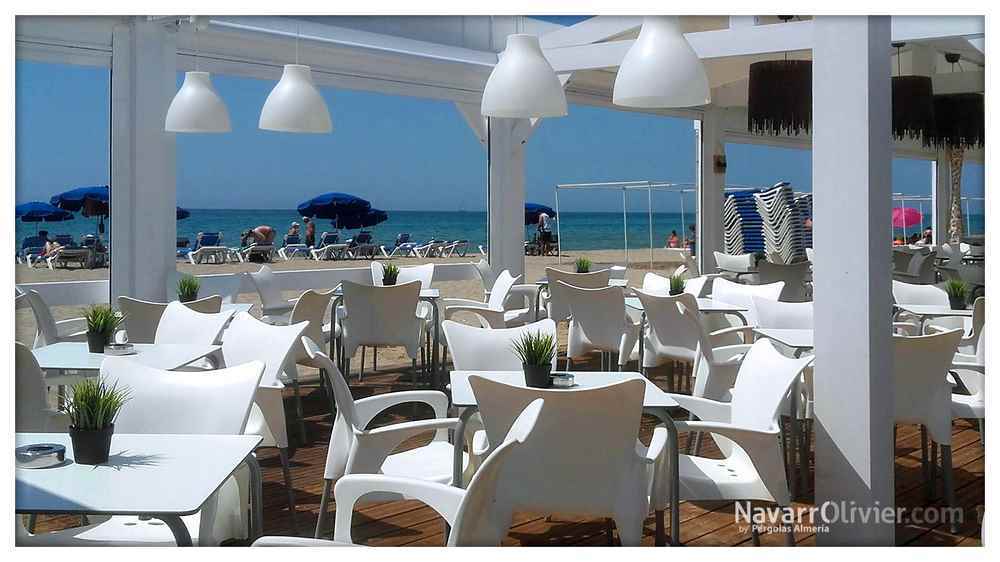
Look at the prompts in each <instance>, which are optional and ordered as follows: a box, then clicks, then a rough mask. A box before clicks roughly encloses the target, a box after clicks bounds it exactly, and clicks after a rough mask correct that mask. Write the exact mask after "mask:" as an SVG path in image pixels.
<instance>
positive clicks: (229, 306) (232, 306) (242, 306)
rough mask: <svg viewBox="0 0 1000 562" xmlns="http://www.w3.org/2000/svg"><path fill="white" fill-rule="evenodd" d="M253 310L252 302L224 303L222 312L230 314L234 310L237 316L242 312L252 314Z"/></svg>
mask: <svg viewBox="0 0 1000 562" xmlns="http://www.w3.org/2000/svg"><path fill="white" fill-rule="evenodd" d="M252 309H253V303H250V302H224V303H222V309H221V310H220V312H229V311H230V310H232V311H233V312H234V313H235V314H239V313H240V312H250V311H251V310H252Z"/></svg>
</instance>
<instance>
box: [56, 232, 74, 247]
mask: <svg viewBox="0 0 1000 562" xmlns="http://www.w3.org/2000/svg"><path fill="white" fill-rule="evenodd" d="M55 241H56V244H59V245H60V246H64V247H66V248H73V247H75V246H76V241H75V240H73V235H72V234H56V238H55Z"/></svg>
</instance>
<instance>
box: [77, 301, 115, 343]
mask: <svg viewBox="0 0 1000 562" xmlns="http://www.w3.org/2000/svg"><path fill="white" fill-rule="evenodd" d="M83 317H84V318H85V319H86V320H87V348H88V350H89V351H90V352H91V353H104V346H106V345H108V344H109V343H110V342H111V336H113V335H114V333H115V330H117V329H118V326H120V325H121V323H122V320H124V319H125V316H124V315H123V314H122V313H121V312H118V311H117V310H115V309H113V308H111V306H110V305H107V304H97V305H94V306H92V307H90V308H88V309H86V310H84V312H83Z"/></svg>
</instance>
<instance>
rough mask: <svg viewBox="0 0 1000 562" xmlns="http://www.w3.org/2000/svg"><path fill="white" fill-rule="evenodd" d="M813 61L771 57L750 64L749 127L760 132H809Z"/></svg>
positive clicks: (767, 133)
mask: <svg viewBox="0 0 1000 562" xmlns="http://www.w3.org/2000/svg"><path fill="white" fill-rule="evenodd" d="M811 123H812V61H808V60H769V61H762V62H755V63H753V64H751V65H750V84H749V87H748V89H747V129H749V131H750V132H751V133H753V134H757V135H777V134H780V133H785V134H789V135H793V134H797V133H799V131H803V130H804V131H806V132H809V126H810V124H811Z"/></svg>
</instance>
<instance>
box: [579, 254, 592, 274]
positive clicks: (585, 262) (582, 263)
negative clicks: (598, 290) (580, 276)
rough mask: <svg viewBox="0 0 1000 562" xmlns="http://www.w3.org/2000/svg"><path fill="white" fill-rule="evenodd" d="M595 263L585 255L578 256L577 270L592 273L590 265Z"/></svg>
mask: <svg viewBox="0 0 1000 562" xmlns="http://www.w3.org/2000/svg"><path fill="white" fill-rule="evenodd" d="M591 265H593V263H592V262H591V261H590V260H589V259H587V258H584V257H579V258H576V272H577V273H590V266H591Z"/></svg>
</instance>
